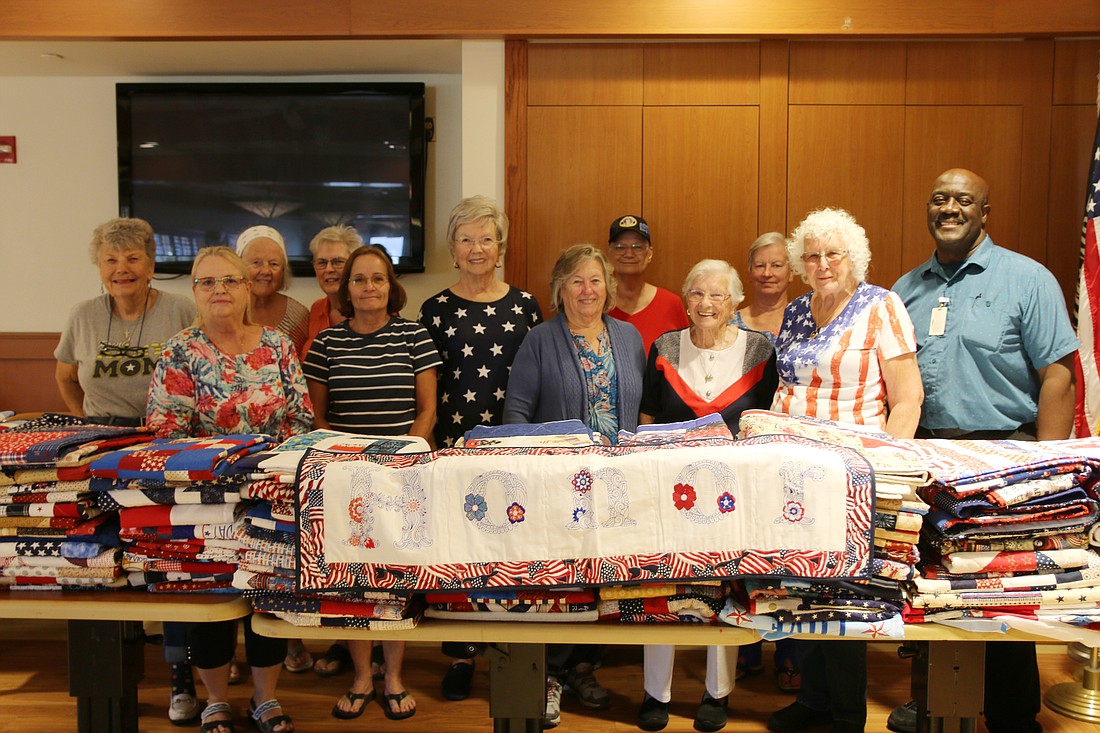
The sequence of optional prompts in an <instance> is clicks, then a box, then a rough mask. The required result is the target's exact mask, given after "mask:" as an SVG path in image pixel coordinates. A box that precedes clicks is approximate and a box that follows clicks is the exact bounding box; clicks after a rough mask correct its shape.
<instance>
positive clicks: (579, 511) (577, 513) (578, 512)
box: [573, 506, 588, 522]
mask: <svg viewBox="0 0 1100 733" xmlns="http://www.w3.org/2000/svg"><path fill="white" fill-rule="evenodd" d="M585 514H588V510H587V509H585V508H584V507H583V506H579V507H576V508H574V509H573V521H574V522H579V521H581V517H583V516H584V515H585Z"/></svg>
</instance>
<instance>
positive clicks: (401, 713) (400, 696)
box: [382, 690, 416, 720]
mask: <svg viewBox="0 0 1100 733" xmlns="http://www.w3.org/2000/svg"><path fill="white" fill-rule="evenodd" d="M408 696H409V691H408V690H402V691H401V692H396V693H394V694H392V695H391V694H389V693H388V692H387V693H386V694H385V695H383V696H382V697H383V703H382V711H383V712H384V713H386V717H387V718H389V719H390V720H404V719H405V718H411V717H412V716H414V715H416V708H413V709H412V710H401V701H402V700H404V699H405V698H406V697H408ZM391 702H392V703H396V704H397V708H398V710H397V712H396V713H395V712H394V711H393V710H392V709H390V703H391Z"/></svg>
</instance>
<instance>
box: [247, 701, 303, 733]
mask: <svg viewBox="0 0 1100 733" xmlns="http://www.w3.org/2000/svg"><path fill="white" fill-rule="evenodd" d="M275 708H282V705H280V704H279V701H278V700H276V699H275V698H271V699H270V700H264V701H263V702H262V703H260V704H259V705H256V704H254V703H253V702H252V698H249V699H248V717H250V718H252V722H253V723H255V725H256V727H257V728H259V729H260V731H261V733H292V732H293V730H294V721H293V720H291V719H290V716H289V715H275V716H272V717H270V718H268V719H267V720H261V718H262V717H263V716H264V715H266V714H268V713H270V712H271V711H272V710H274V709H275ZM283 724H288V725H289V726H290V727H289V728H287V729H285V730H283V731H277V730H275V729H276V728H277V727H278V726H280V725H283Z"/></svg>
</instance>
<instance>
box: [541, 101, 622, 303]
mask: <svg viewBox="0 0 1100 733" xmlns="http://www.w3.org/2000/svg"><path fill="white" fill-rule="evenodd" d="M527 115H528V141H529V144H528V148H527V201H528V206H527V289H528V290H529V292H531V293H533V294H534V295H535V296H536V297H537V298H538V301H539V303H540V304H541V305H542V306H543V309H544V310H547V308H548V304H549V300H548V299H547V296H548V294H549V292H550V270H551V268H552V267H553V264H554V261H555V260H557V258H558V255H559V254H561V251H562V250H563V249H565V248H566V247H568V246H570V245H573V244H576V243H578V242H592V243H593V244H603V243H605V242H606V241H607V232H608V227H609V226H610V224H611V220H612V219H614V218H615V217H616V216H618V215H619V214H624V213H626V212H634V213H637V212H639V211H641V209H642V109H641V107H531V108H530V109H529V110H528V113H527ZM547 315H549V313H547Z"/></svg>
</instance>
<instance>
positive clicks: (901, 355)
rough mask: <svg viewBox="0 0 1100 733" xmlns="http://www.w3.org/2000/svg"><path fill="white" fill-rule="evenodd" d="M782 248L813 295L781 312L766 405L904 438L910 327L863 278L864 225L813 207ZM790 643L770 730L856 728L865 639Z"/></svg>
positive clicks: (913, 366)
mask: <svg viewBox="0 0 1100 733" xmlns="http://www.w3.org/2000/svg"><path fill="white" fill-rule="evenodd" d="M787 249H788V253H789V259H790V263H791V266H792V267H793V268H794V270H795V272H796V273H797V274H799V275H801V276H802V278H803V280H805V281H806V284H808V285H809V286H810V287H811V291H810V292H809V293H807V294H806V295H803V296H802V297H800V298H797V299H795V300H794V301H792V302H791V303H790V305H788V306H787V309H786V311H784V314H783V326H782V328H780V330H779V337H778V338H777V339H776V351H777V352H778V365H779V389H778V390H777V391H776V393H775V398H774V400H773V401H772V409H773V410H776V411H778V412H784V413H787V414H788V415H799V416H809V417H820V418H823V419H826V420H834V421H836V422H844V423H854V424H857V425H869V426H871V427H873V428H875V429H877V430H883V431H885V432H887V433H890V434H891V435H893V436H894V437H896V438H912V437H913V434H914V433H915V432H916V429H917V423H918V421H919V419H920V405H921V402H922V401H923V399H924V388H923V386H922V384H921V378H920V370H919V369H918V368H917V357H916V352H917V344H916V337H915V334H914V332H913V323H912V321H910V319H909V314H908V313H907V312H906V310H905V306H904V305H903V304H902V302H901V298H899V297H898V296H897V295H896V294H895V293H892V292H890V291H888V290H884V289H882V288H880V287H877V286H875V285H871V284H869V283H867V282H864V278H865V277H866V276H867V267H868V265H869V264H870V262H871V248H870V245H869V243H868V241H867V234H866V232H865V231H864V230H863V227H861V226H860V225H859V224H857V223H856V220H855V219H854V218H853V217H852V215H851V214H849V213H848V212H847V211H844V210H841V209H821V210H818V211H814V212H812V213H810V214H809V215H808V216H807V217H806V218H805V219H804V220H803V221H802V223H801V224H799V225H798V228H797V229H795V231H794V234H793V235H792V237H791V240H790V242H789V243H788V245H787ZM797 643H798V645H799V646H798V660H799V664H800V666H801V668H802V689H801V690H800V691H799V693H798V699H797V700H796V701H795V702H794V703H792V704H791V705H788V706H787V707H785V708H783V709H782V710H779V711H777V712H775V713H773V714H772V716H771V718H769V720H768V729H769V730H772V731H776V733H791V732H793V731H799V730H803V729H805V728H811V727H814V726H818V725H824V724H825V723H828V722H831V724H832V730H833V732H834V733H862V731H863V728H864V725H865V724H866V721H867V644H866V642H859V641H833V640H814V641H798V642H797Z"/></svg>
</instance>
